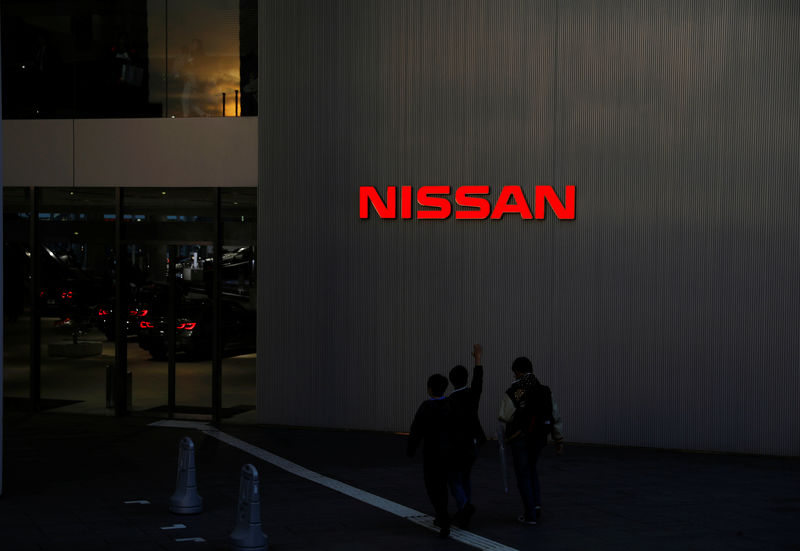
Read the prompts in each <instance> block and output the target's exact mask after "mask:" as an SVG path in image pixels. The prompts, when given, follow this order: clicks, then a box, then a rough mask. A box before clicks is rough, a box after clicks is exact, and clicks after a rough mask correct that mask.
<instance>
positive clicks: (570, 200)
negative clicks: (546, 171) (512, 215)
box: [533, 186, 575, 220]
mask: <svg viewBox="0 0 800 551" xmlns="http://www.w3.org/2000/svg"><path fill="white" fill-rule="evenodd" d="M535 194H536V198H535V199H534V204H533V212H534V217H535V218H536V219H537V220H544V204H545V202H547V203H550V208H552V209H553V212H554V213H555V215H556V217H557V218H560V219H561V220H575V186H567V187H566V191H565V192H564V203H563V204H562V203H561V201H560V200H559V199H558V195H556V192H555V190H554V189H553V188H552V187H550V186H536V190H535Z"/></svg>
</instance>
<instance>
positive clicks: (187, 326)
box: [177, 321, 197, 331]
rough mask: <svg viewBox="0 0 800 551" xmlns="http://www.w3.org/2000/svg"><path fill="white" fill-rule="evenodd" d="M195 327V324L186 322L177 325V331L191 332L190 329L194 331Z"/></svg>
mask: <svg viewBox="0 0 800 551" xmlns="http://www.w3.org/2000/svg"><path fill="white" fill-rule="evenodd" d="M195 325H197V322H194V321H187V322H186V323H179V324H178V327H177V329H183V330H184V331H191V330H192V329H194V326H195Z"/></svg>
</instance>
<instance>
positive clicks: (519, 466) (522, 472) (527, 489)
mask: <svg viewBox="0 0 800 551" xmlns="http://www.w3.org/2000/svg"><path fill="white" fill-rule="evenodd" d="M509 447H510V448H511V457H512V459H513V460H514V474H515V475H516V477H517V489H518V490H519V495H520V497H521V498H522V505H523V507H524V508H525V518H526V519H532V518H533V515H534V507H535V506H536V502H535V498H534V494H533V479H532V477H531V472H532V471H531V465H530V460H529V457H528V446H527V445H526V442H525V440H524V439H523V438H518V439H516V440H514V441H513V442H511V443H510V444H509Z"/></svg>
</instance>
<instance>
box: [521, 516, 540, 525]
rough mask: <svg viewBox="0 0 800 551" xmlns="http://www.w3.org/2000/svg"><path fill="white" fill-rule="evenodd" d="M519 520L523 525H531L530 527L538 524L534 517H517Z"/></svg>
mask: <svg viewBox="0 0 800 551" xmlns="http://www.w3.org/2000/svg"><path fill="white" fill-rule="evenodd" d="M517 520H518V521H519V522H521V523H522V524H530V525H534V524H536V518H535V517H534V516H532V515H520V516H518V517H517Z"/></svg>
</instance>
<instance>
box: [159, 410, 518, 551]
mask: <svg viewBox="0 0 800 551" xmlns="http://www.w3.org/2000/svg"><path fill="white" fill-rule="evenodd" d="M150 426H153V427H166V428H179V429H193V430H199V431H202V432H204V433H206V434H207V435H208V436H211V437H213V438H216V439H217V440H220V441H221V442H225V443H226V444H228V445H230V446H233V447H234V448H238V449H240V450H242V451H244V452H247V453H249V454H250V455H252V456H254V457H257V458H259V459H261V460H263V461H266V462H267V463H270V464H272V465H274V466H276V467H278V468H280V469H283V470H284V471H287V472H289V473H292V474H293V475H295V476H299V477H300V478H305V479H306V480H309V481H311V482H315V483H317V484H319V485H321V486H325V487H326V488H330V489H331V490H335V491H337V492H339V493H342V494H344V495H346V496H350V497H352V498H354V499H357V500H359V501H361V502H363V503H366V504H368V505H372V506H373V507H377V508H378V509H381V510H383V511H386V512H387V513H392V514H393V515H397V516H398V517H401V518H404V519H406V520H409V521H411V522H413V523H414V524H417V525H419V526H424V527H425V528H427V529H429V530H433V531H434V532H438V531H439V528H438V527H437V526H434V524H433V517H431V516H429V515H424V514H422V513H420V512H419V511H417V510H415V509H411V508H410V507H406V506H405V505H400V504H399V503H395V502H394V501H390V500H388V499H385V498H382V497H380V496H377V495H375V494H371V493H369V492H365V491H364V490H361V489H359V488H356V487H355V486H350V485H349V484H345V483H344V482H340V481H338V480H335V479H333V478H329V477H327V476H325V475H321V474H319V473H317V472H314V471H312V470H309V469H306V468H305V467H301V466H300V465H298V464H297V463H293V462H291V461H289V460H288V459H284V458H283V457H280V456H278V455H275V454H274V453H270V452H268V451H267V450H263V449H261V448H259V447H257V446H254V445H252V444H248V443H247V442H245V441H244V440H240V439H238V438H236V437H233V436H231V435H229V434H226V433H224V432H221V431H219V430H217V429H215V428H214V427H212V426H211V425H209V424H208V423H199V422H194V421H174V420H164V421H156V422H155V423H150ZM450 537H451V538H452V539H454V540H456V541H458V542H460V543H463V544H466V545H469V546H470V547H475V548H477V549H483V550H485V551H518V550H517V549H514V548H513V547H509V546H507V545H503V544H502V543H499V542H496V541H494V540H490V539H488V538H484V537H483V536H479V535H478V534H473V533H472V532H468V531H467V530H461V529H459V528H456V527H453V528H452V531H451V532H450ZM176 541H177V540H176Z"/></svg>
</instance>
